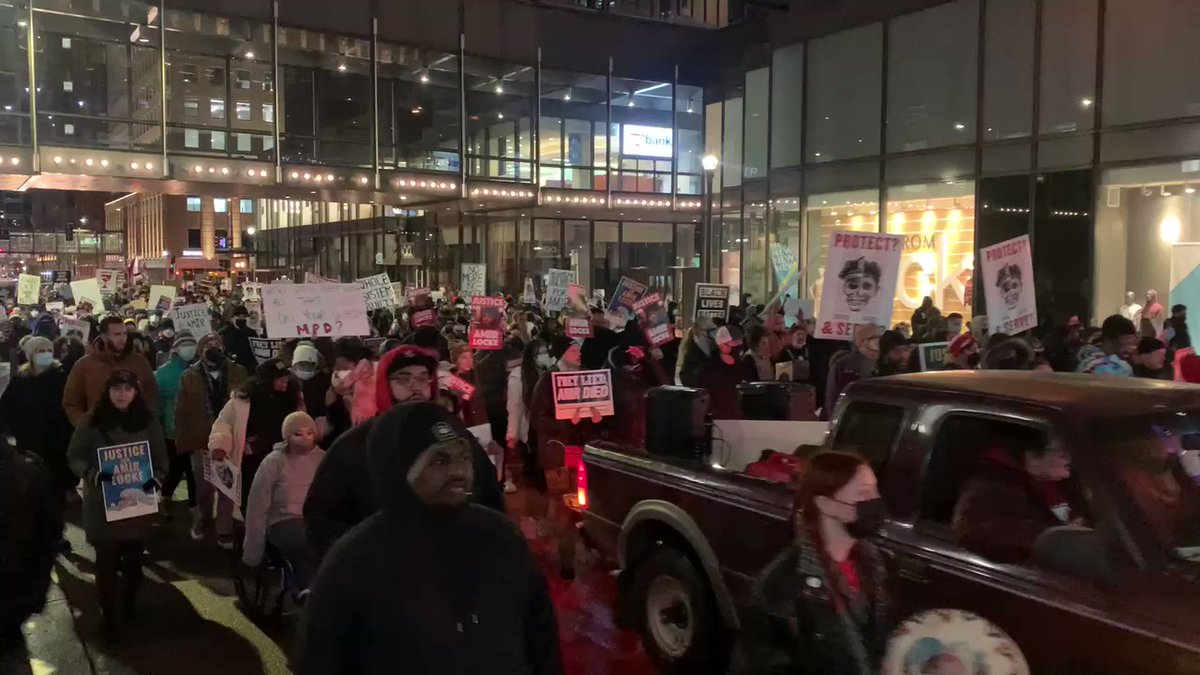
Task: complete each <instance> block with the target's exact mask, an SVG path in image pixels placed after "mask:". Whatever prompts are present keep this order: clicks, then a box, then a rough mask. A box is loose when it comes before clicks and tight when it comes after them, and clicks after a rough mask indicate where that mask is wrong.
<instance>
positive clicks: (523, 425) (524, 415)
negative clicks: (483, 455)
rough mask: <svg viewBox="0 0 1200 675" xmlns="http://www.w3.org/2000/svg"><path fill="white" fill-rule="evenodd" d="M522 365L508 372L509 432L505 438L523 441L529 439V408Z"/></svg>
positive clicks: (506, 403) (507, 404)
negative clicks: (526, 406)
mask: <svg viewBox="0 0 1200 675" xmlns="http://www.w3.org/2000/svg"><path fill="white" fill-rule="evenodd" d="M523 377H524V376H523V375H522V372H521V368H520V366H518V367H516V368H513V369H512V371H511V372H510V373H509V374H508V385H507V387H508V397H507V400H506V402H505V405H506V406H507V407H508V433H506V434H505V436H504V437H505V438H506V439H508V438H515V439H517V440H518V441H521V442H522V443H527V442H528V441H529V410H527V409H526V408H525V386H524V380H523V379H522V378H523Z"/></svg>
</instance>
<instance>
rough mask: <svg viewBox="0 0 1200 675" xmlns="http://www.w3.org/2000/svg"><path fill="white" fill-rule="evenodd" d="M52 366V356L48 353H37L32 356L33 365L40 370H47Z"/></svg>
mask: <svg viewBox="0 0 1200 675" xmlns="http://www.w3.org/2000/svg"><path fill="white" fill-rule="evenodd" d="M53 364H54V354H51V353H50V352H38V353H37V354H34V355H33V365H34V366H37V367H38V368H39V369H41V368H49V367H50V366H51V365H53Z"/></svg>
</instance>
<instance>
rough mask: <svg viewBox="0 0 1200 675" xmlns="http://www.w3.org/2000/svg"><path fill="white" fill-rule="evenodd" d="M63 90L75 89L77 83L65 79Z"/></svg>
mask: <svg viewBox="0 0 1200 675" xmlns="http://www.w3.org/2000/svg"><path fill="white" fill-rule="evenodd" d="M63 91H75V83H74V82H72V81H70V80H63Z"/></svg>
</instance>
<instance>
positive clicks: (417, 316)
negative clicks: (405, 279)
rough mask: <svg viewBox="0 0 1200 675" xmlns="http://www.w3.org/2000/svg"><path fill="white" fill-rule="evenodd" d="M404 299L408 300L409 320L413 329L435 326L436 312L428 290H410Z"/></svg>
mask: <svg viewBox="0 0 1200 675" xmlns="http://www.w3.org/2000/svg"><path fill="white" fill-rule="evenodd" d="M405 297H407V298H408V311H409V319H410V321H412V325H413V328H421V327H424V326H436V325H437V312H435V311H434V309H433V300H432V299H431V298H432V296H431V294H430V293H429V289H428V288H410V289H408V291H407V292H406V293H405Z"/></svg>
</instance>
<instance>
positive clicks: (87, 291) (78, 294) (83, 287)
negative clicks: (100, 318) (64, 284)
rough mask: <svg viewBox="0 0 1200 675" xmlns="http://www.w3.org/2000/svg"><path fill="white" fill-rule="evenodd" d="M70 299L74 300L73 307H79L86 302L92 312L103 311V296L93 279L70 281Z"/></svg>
mask: <svg viewBox="0 0 1200 675" xmlns="http://www.w3.org/2000/svg"><path fill="white" fill-rule="evenodd" d="M71 297H72V298H74V299H75V307H79V305H80V304H81V303H83V302H85V301H86V302H87V303H88V304H90V305H91V306H92V309H93V310H94V311H100V310H103V309H104V296H103V295H102V294H101V293H100V282H98V281H96V280H95V279H80V280H79V281H72V282H71Z"/></svg>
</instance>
